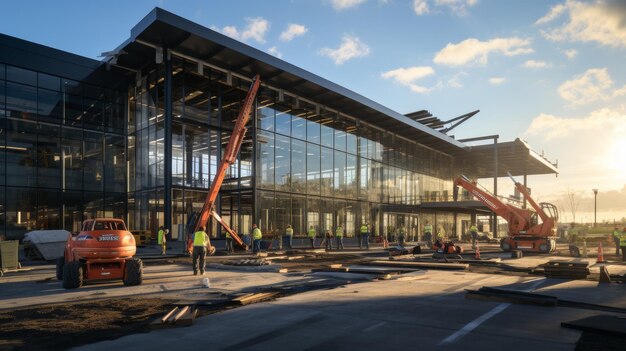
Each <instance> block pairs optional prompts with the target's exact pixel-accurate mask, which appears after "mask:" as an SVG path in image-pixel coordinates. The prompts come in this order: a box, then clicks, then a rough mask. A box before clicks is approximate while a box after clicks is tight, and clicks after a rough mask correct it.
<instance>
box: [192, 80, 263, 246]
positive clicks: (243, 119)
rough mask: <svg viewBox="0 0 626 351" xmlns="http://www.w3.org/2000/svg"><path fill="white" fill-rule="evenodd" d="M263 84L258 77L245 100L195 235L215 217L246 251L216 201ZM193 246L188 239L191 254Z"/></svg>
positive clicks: (201, 213)
mask: <svg viewBox="0 0 626 351" xmlns="http://www.w3.org/2000/svg"><path fill="white" fill-rule="evenodd" d="M260 83H261V78H260V77H259V75H256V76H255V77H254V79H253V80H252V84H251V86H250V90H248V95H247V96H246V99H245V100H244V103H243V107H242V108H241V111H239V116H237V121H236V122H235V127H234V129H233V134H232V135H231V136H230V140H229V141H228V145H227V146H226V150H225V151H224V156H222V160H221V161H220V164H219V166H218V167H217V171H216V173H215V178H214V179H213V183H211V187H210V188H209V193H208V194H207V196H206V200H205V201H204V206H203V207H202V211H200V214H199V215H198V217H197V218H198V219H197V221H196V224H195V226H194V229H193V231H194V233H195V232H197V231H198V229H199V228H200V227H201V226H204V227H205V228H206V223H207V221H208V220H209V216H213V218H215V219H216V220H217V221H218V222H219V223H220V224H221V225H222V227H224V229H225V230H226V231H227V232H228V233H229V234H230V236H231V237H232V238H233V240H235V242H236V243H237V244H239V245H240V246H241V247H243V248H244V249H245V248H246V245H245V244H244V242H243V241H242V240H241V238H240V237H239V235H237V233H236V232H235V231H234V230H233V229H232V228H230V226H228V224H226V222H224V220H222V217H220V215H219V214H217V212H215V209H214V205H215V200H216V199H217V195H218V194H219V192H220V188H221V187H222V182H223V181H224V176H225V175H226V170H227V169H228V167H230V165H232V164H233V163H235V161H236V160H237V154H239V149H240V148H241V144H242V143H243V138H244V136H245V135H246V124H247V123H248V120H249V119H250V112H251V111H252V104H253V103H254V99H255V97H256V94H257V92H258V90H259V85H260ZM192 246H193V237H192V236H190V237H189V238H188V239H187V249H188V250H189V252H191V249H192Z"/></svg>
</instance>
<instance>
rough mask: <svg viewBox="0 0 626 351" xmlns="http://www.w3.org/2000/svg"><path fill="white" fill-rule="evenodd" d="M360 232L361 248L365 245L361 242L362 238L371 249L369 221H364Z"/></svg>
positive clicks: (366, 246) (367, 247)
mask: <svg viewBox="0 0 626 351" xmlns="http://www.w3.org/2000/svg"><path fill="white" fill-rule="evenodd" d="M359 232H360V233H361V238H360V240H359V248H362V247H363V246H362V243H361V240H363V241H362V242H363V243H364V244H365V248H366V249H368V250H369V249H370V243H369V235H370V230H369V226H368V225H367V223H363V225H362V226H361V229H360V230H359Z"/></svg>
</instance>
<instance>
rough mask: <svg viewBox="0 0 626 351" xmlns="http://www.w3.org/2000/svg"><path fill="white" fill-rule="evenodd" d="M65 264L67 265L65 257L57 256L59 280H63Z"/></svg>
mask: <svg viewBox="0 0 626 351" xmlns="http://www.w3.org/2000/svg"><path fill="white" fill-rule="evenodd" d="M63 266H65V257H59V258H57V280H63Z"/></svg>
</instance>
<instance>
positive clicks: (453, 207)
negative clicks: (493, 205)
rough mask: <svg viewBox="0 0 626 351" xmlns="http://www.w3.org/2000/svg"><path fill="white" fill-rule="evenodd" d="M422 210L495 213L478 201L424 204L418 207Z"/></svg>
mask: <svg viewBox="0 0 626 351" xmlns="http://www.w3.org/2000/svg"><path fill="white" fill-rule="evenodd" d="M417 207H418V208H419V209H420V210H431V211H440V212H456V213H467V214H473V213H475V214H477V215H485V216H486V215H491V214H493V212H492V211H491V209H490V208H489V207H487V206H486V205H484V204H483V203H482V202H480V201H477V200H466V201H442V202H422V203H421V204H419V205H418V206H417Z"/></svg>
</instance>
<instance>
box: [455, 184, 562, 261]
mask: <svg viewBox="0 0 626 351" xmlns="http://www.w3.org/2000/svg"><path fill="white" fill-rule="evenodd" d="M509 177H510V178H511V179H512V180H513V183H515V187H516V188H517V190H518V191H519V192H520V193H522V194H523V195H524V198H525V199H526V200H527V201H528V202H529V203H530V205H531V206H532V207H533V209H534V210H535V211H531V210H529V209H525V208H518V207H515V206H513V205H510V204H505V203H503V202H502V201H500V199H498V198H497V197H495V196H493V195H492V194H490V193H489V192H487V191H485V190H482V189H480V188H479V187H478V184H476V182H474V181H471V180H470V179H468V178H467V177H466V176H463V175H461V176H459V177H458V178H456V179H455V180H454V189H453V190H454V197H455V200H456V197H457V194H458V193H457V186H462V187H463V188H465V189H467V190H468V191H469V192H470V193H471V194H472V195H474V197H475V198H476V199H478V200H479V201H481V202H482V203H484V204H485V205H487V206H488V207H489V208H490V209H491V210H492V211H493V212H494V213H495V214H496V215H498V216H500V217H502V218H504V219H505V220H506V221H507V222H508V224H509V237H507V238H503V239H502V241H501V242H500V246H501V247H502V249H503V250H505V251H510V250H512V249H519V250H524V251H530V252H552V251H554V249H555V248H556V242H555V241H554V236H555V225H556V221H557V220H558V211H557V209H556V206H554V205H552V204H549V203H544V202H542V203H539V204H537V202H535V200H533V199H532V198H531V197H530V194H529V193H528V189H526V187H525V186H524V185H522V184H520V183H518V182H516V181H515V179H514V178H513V176H511V174H510V173H509ZM546 211H548V212H549V213H546ZM537 216H539V217H540V218H541V221H542V223H538V221H537Z"/></svg>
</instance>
